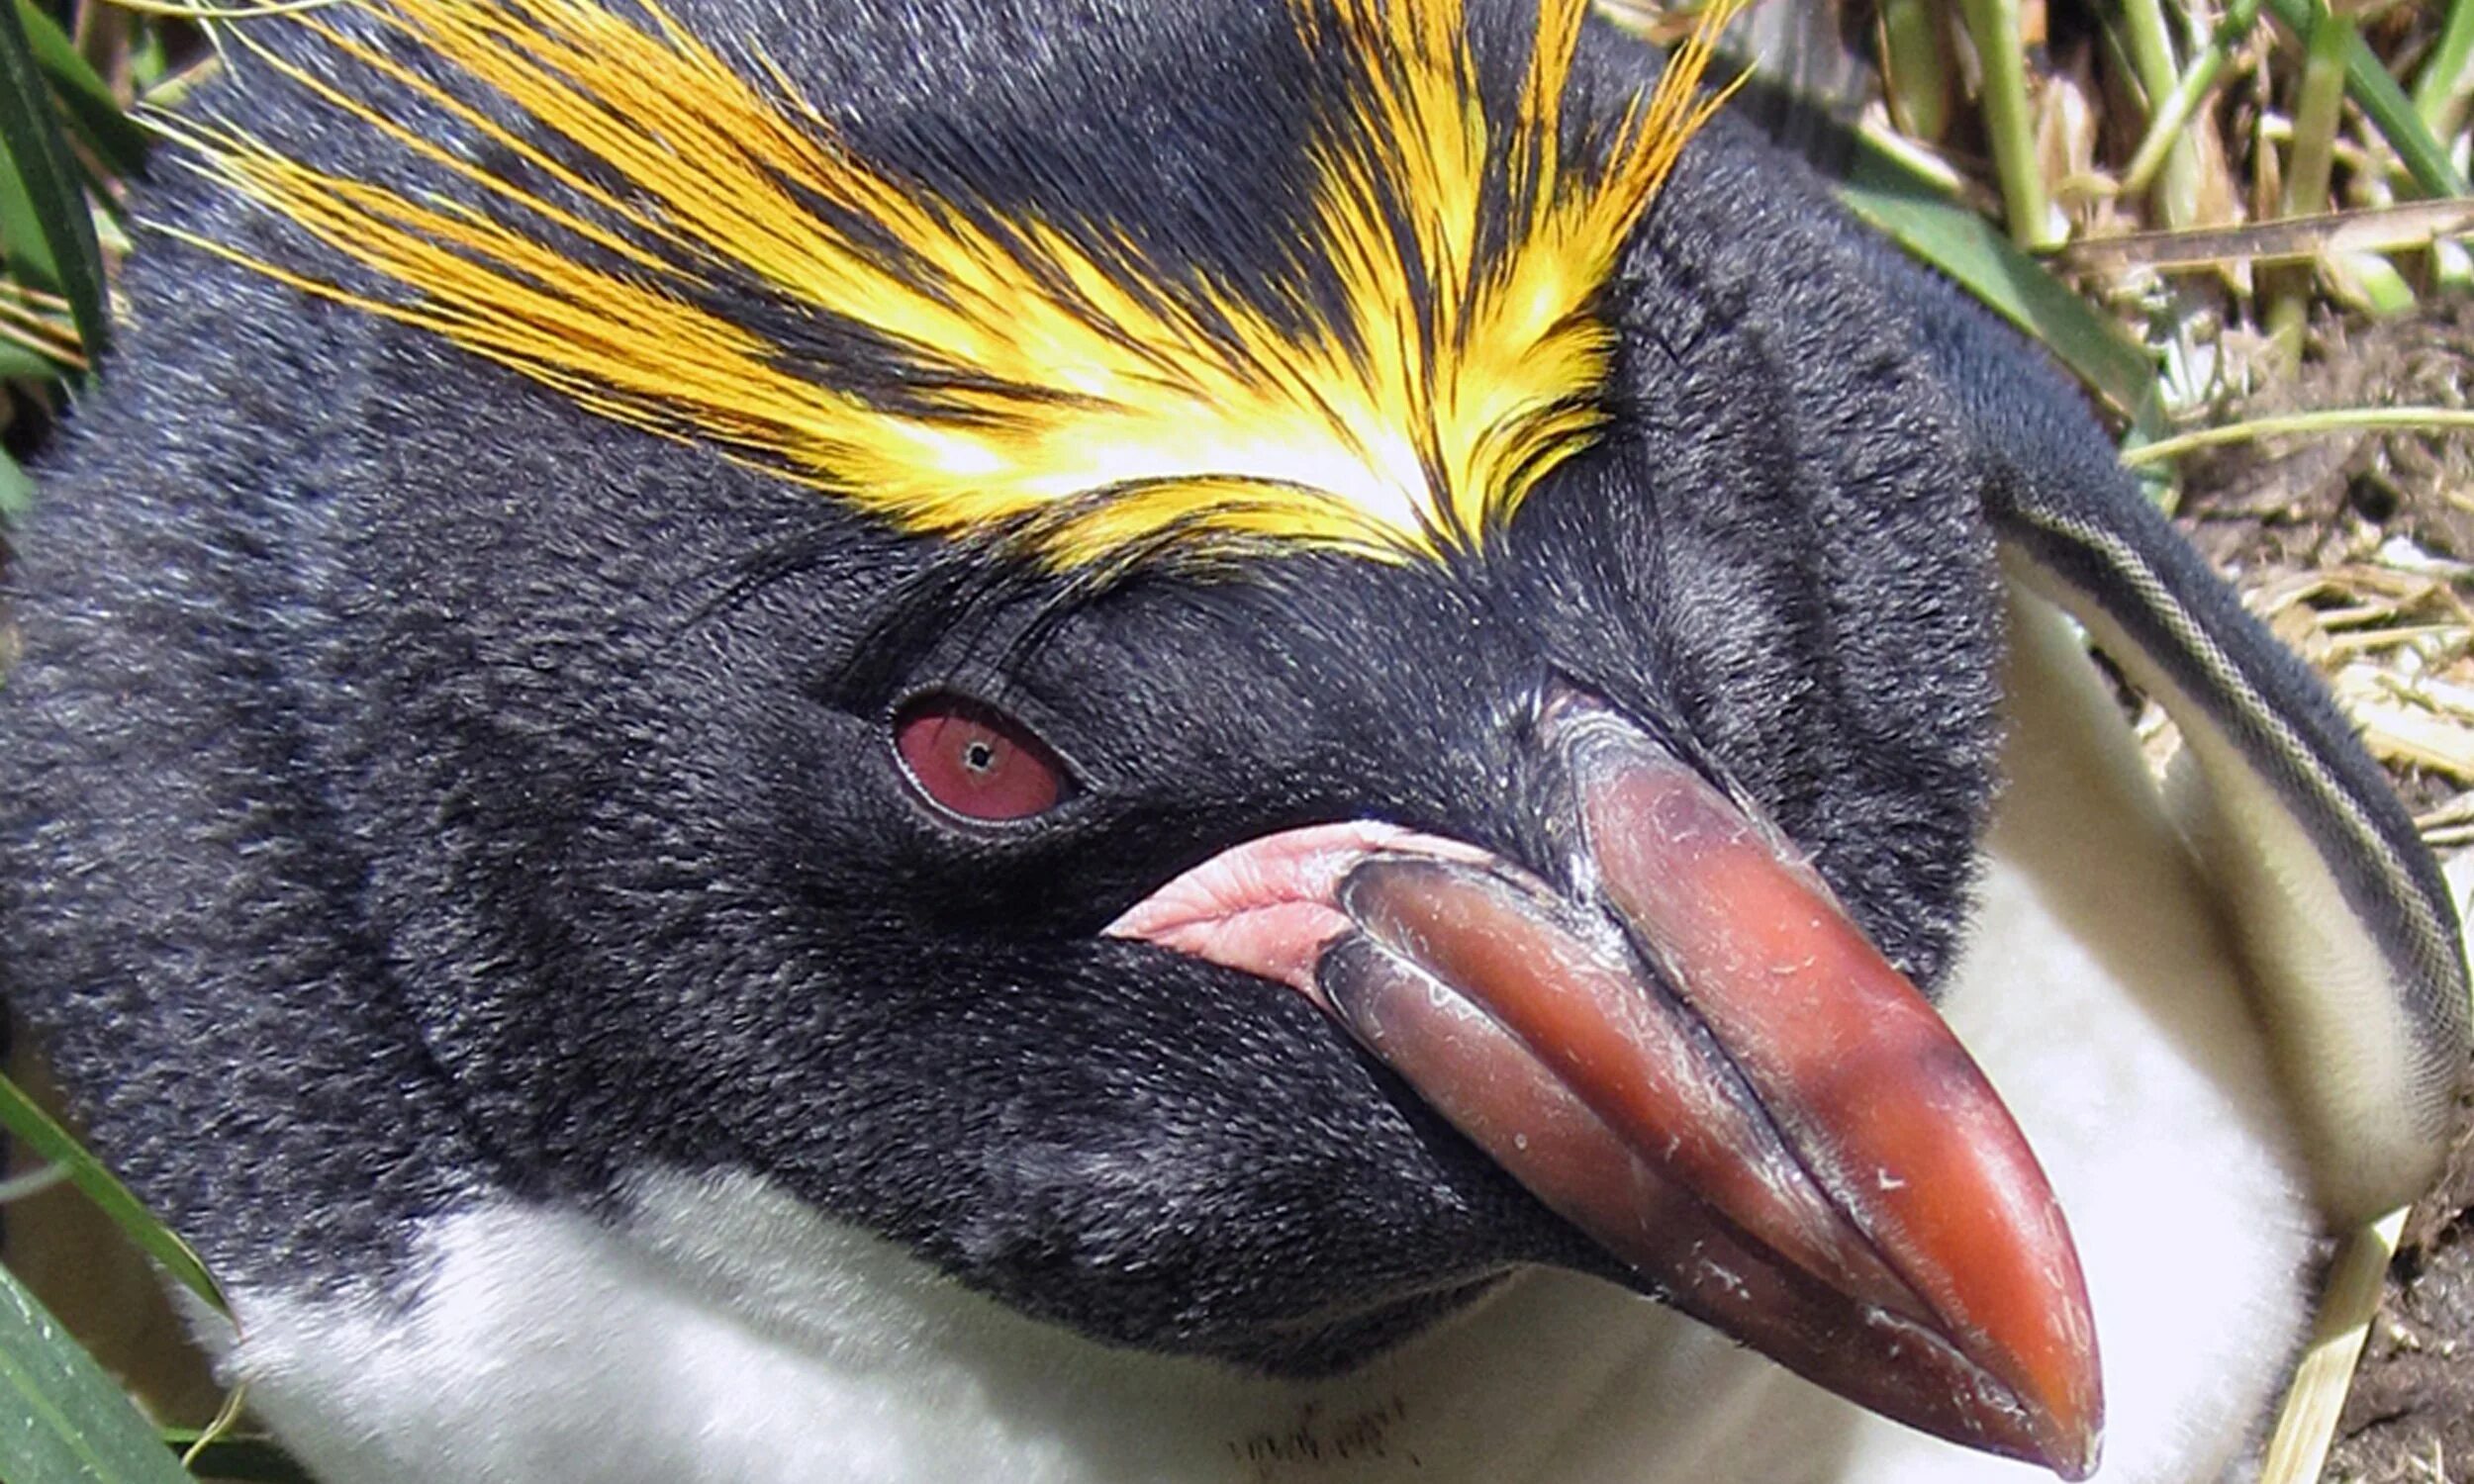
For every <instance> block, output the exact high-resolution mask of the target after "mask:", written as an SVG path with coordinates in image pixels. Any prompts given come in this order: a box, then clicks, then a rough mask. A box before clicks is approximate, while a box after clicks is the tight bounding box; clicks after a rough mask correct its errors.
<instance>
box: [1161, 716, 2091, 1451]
mask: <svg viewBox="0 0 2474 1484" xmlns="http://www.w3.org/2000/svg"><path fill="white" fill-rule="evenodd" d="M1541 731H1542V735H1541V740H1542V741H1543V743H1544V745H1545V747H1546V748H1547V750H1548V753H1549V762H1550V765H1551V766H1552V767H1553V768H1554V769H1555V770H1557V773H1558V776H1559V777H1561V778H1562V779H1564V780H1565V781H1567V783H1568V787H1569V794H1570V809H1571V811H1572V814H1573V816H1574V820H1575V821H1576V823H1577V827H1578V834H1579V836H1580V839H1581V849H1580V853H1579V861H1578V866H1579V869H1578V871H1577V872H1576V873H1575V874H1576V875H1577V876H1578V877H1579V878H1580V879H1582V880H1583V881H1588V882H1589V884H1588V886H1587V888H1586V889H1585V890H1584V891H1583V892H1582V893H1581V896H1582V897H1583V898H1585V899H1575V898H1574V897H1569V896H1566V895H1564V894H1562V893H1559V892H1556V891H1555V890H1553V889H1552V888H1550V887H1548V886H1547V885H1546V884H1545V883H1543V882H1541V881H1538V880H1537V879H1536V878H1535V877H1533V876H1530V875H1528V874H1526V873H1524V872H1521V871H1520V870H1518V869H1517V868H1515V867H1513V866H1511V865H1510V864H1508V863H1506V862H1503V861H1501V860H1499V859H1497V858H1494V857H1490V856H1486V855H1484V854H1482V853H1480V852H1477V851H1475V850H1474V849H1472V848H1471V847H1468V846H1465V845H1459V844H1457V843H1454V842H1449V841H1441V840H1435V839H1433V838H1431V837H1421V836H1407V835H1405V834H1401V833H1398V832H1388V833H1386V832H1380V831H1375V832H1371V833H1370V829H1371V827H1357V826H1337V827H1324V828H1323V829H1321V830H1318V831H1303V832H1292V836H1291V844H1290V846H1289V847H1287V848H1286V850H1285V854H1283V853H1280V852H1273V851H1268V850H1267V846H1268V845H1269V843H1270V842H1257V843H1256V844H1255V845H1252V846H1249V847H1240V850H1239V851H1238V852H1231V853H1230V855H1231V856H1232V857H1236V858H1237V860H1236V861H1235V862H1233V863H1232V862H1230V861H1229V860H1228V859H1227V858H1223V859H1222V860H1221V861H1220V862H1216V863H1212V864H1209V865H1206V866H1205V867H1203V868H1198V870H1197V872H1196V873H1191V874H1189V876H1190V877H1192V878H1195V879H1196V881H1189V880H1188V879H1185V878H1181V879H1180V881H1179V882H1173V883H1171V885H1170V887H1168V888H1164V889H1163V891H1162V892H1161V893H1158V894H1156V895H1155V896H1154V897H1153V898H1152V899H1151V900H1149V901H1147V902H1145V903H1144V904H1143V905H1142V906H1138V907H1137V908H1136V909H1135V910H1134V911H1132V912H1129V913H1128V914H1127V915H1126V917H1125V918H1123V919H1120V921H1119V923H1118V924H1117V925H1116V926H1115V927H1114V928H1112V931H1115V932H1118V933H1120V934H1121V935H1124V936H1134V937H1144V938H1149V939H1152V940H1154V941H1158V942H1162V943H1165V944H1167V945H1169V946H1171V947H1176V948H1179V949H1181V950H1183V951H1186V952H1193V953H1198V954H1199V955H1200V956H1203V957H1209V958H1214V959H1218V960H1221V961H1222V962H1231V963H1237V964H1239V965H1240V967H1252V968H1255V969H1256V970H1257V971H1258V972H1265V971H1267V970H1268V971H1269V972H1271V973H1272V974H1273V976H1276V977H1282V978H1285V979H1287V980H1288V981H1289V982H1291V983H1294V984H1296V985H1297V986H1298V987H1300V988H1302V989H1305V990H1306V991H1307V992H1308V993H1309V994H1311V995H1313V996H1314V997H1315V998H1316V999H1317V1000H1318V1001H1320V1002H1321V1003H1323V1004H1324V1006H1325V1007H1326V1008H1327V1009H1328V1010H1330V1011H1331V1012H1332V1013H1333V1014H1334V1015H1335V1016H1336V1017H1337V1018H1338V1019H1339V1020H1340V1022H1341V1023H1342V1024H1343V1025H1345V1026H1346V1027H1347V1028H1348V1029H1349V1031H1350V1033H1351V1034H1352V1035H1354V1036H1355V1037H1356V1038H1357V1040H1358V1041H1359V1043H1360V1044H1361V1045H1363V1046H1364V1047H1365V1048H1366V1049H1367V1050H1368V1051H1369V1052H1370V1053H1372V1054H1373V1055H1374V1056H1375V1057H1376V1058H1378V1059H1379V1060H1380V1061H1381V1062H1383V1063H1384V1064H1385V1065H1386V1066H1388V1067H1391V1068H1392V1069H1393V1070H1394V1071H1396V1072H1398V1073H1399V1074H1400V1075H1401V1076H1402V1077H1403V1078H1404V1079H1406V1080H1407V1081H1408V1083H1409V1084H1410V1085H1411V1086H1412V1087H1413V1088H1415V1089H1416V1091H1417V1093H1418V1094H1419V1096H1421V1097H1422V1098H1424V1099H1425V1100H1426V1101H1428V1102H1429V1103H1430V1104H1432V1105H1433V1106H1434V1107H1435V1108H1436V1110H1437V1111H1439V1112H1440V1113H1442V1114H1443V1115H1444V1116H1445V1117H1446V1118H1447V1119H1449V1120H1450V1121H1451V1122H1452V1123H1453V1124H1454V1125H1455V1126H1456V1127H1458V1128H1459V1129H1460V1130H1461V1132H1462V1133H1463V1134H1465V1135H1466V1136H1467V1137H1468V1138H1469V1139H1470V1140H1472V1141H1473V1142H1474V1143H1475V1144H1476V1145H1477V1146H1478V1148H1480V1149H1481V1150H1483V1151H1484V1152H1485V1153H1486V1154H1487V1155H1488V1156H1489V1157H1491V1158H1492V1159H1494V1160H1495V1161H1496V1162H1498V1163H1500V1164H1501V1165H1502V1166H1503V1167H1504V1169H1506V1170H1507V1171H1508V1172H1510V1173H1511V1174H1512V1175H1513V1176H1514V1177H1515V1178H1517V1179H1518V1180H1520V1181H1521V1183H1522V1184H1524V1185H1526V1186H1527V1187H1528V1188H1529V1189H1530V1190H1531V1191H1532V1192H1533V1193H1534V1194H1536V1195H1537V1196H1538V1198H1539V1199H1540V1200H1541V1201H1543V1202H1544V1203H1545V1204H1546V1205H1547V1206H1548V1207H1550V1208H1551V1209H1553V1210H1554V1211H1556V1212H1557V1213H1558V1214H1560V1215H1561V1216H1563V1217H1564V1218H1565V1219H1566V1220H1568V1221H1570V1222H1571V1223H1572V1224H1573V1225H1574V1226H1576V1227H1578V1228H1579V1229H1580V1230H1581V1231H1583V1232H1585V1233H1586V1234H1588V1236H1589V1237H1590V1238H1591V1239H1592V1240H1594V1241H1595V1242H1597V1243H1598V1244H1599V1245H1600V1246H1601V1247H1603V1248H1604V1249H1605V1250H1606V1251H1607V1252H1611V1253H1612V1254H1614V1255H1615V1256H1616V1257H1617V1258H1619V1259H1620V1260H1622V1261H1623V1262H1624V1263H1625V1264H1627V1265H1628V1266H1629V1267H1631V1268H1632V1269H1633V1270H1634V1271H1635V1272H1636V1273H1637V1274H1638V1275H1639V1278H1640V1280H1641V1281H1642V1283H1643V1285H1644V1286H1645V1287H1647V1288H1649V1289H1650V1290H1651V1291H1653V1292H1656V1293H1658V1294H1659V1295H1660V1296H1662V1297H1663V1298H1665V1300H1666V1301H1667V1302H1668V1303H1670V1304H1672V1305H1674V1306H1675V1307H1676V1308H1678V1309H1680V1310H1682V1311H1683V1312H1685V1313H1687V1314H1690V1315H1692V1316H1693V1317H1695V1318H1697V1319H1700V1320H1702V1321H1703V1322H1705V1323H1708V1324H1710V1325H1712V1326H1714V1327H1715V1328H1717V1329H1719V1330H1721V1331H1723V1332H1725V1333H1726V1334H1728V1335H1730V1336H1732V1337H1734V1338H1735V1339H1737V1340H1739V1341H1741V1342H1743V1343H1744V1344H1746V1345H1751V1346H1752V1347H1754V1348H1756V1349H1758V1350H1760V1351H1761V1352H1762V1353H1764V1354H1766V1355H1768V1356H1770V1357H1771V1358H1773V1359H1775V1360H1777V1361H1778V1362H1779V1363H1780V1364H1782V1365H1785V1366H1786V1367H1788V1368H1789V1369H1791V1370H1794V1371H1796V1372H1797V1373H1799V1374H1801V1375H1803V1376H1805V1377H1806V1378H1808V1379H1810V1380H1812V1381H1814V1382H1816V1383H1818V1384H1820V1385H1822V1386H1825V1387H1827V1388H1829V1389H1830V1390H1832V1391H1835V1392H1837V1393H1839V1394H1840V1395H1842V1396H1845V1397H1847V1398H1848V1399H1849V1400H1851V1401H1854V1402H1855V1403H1857V1404H1859V1405H1861V1406H1864V1407H1867V1408H1869V1409H1871V1410H1873V1411H1875V1412H1878V1413H1881V1414H1882V1415H1884V1416H1887V1417H1890V1418H1893V1419H1895V1420H1897V1421H1899V1422H1903V1423H1906V1424H1909V1425H1910V1426H1913V1427H1916V1428H1920V1429H1922V1430H1924V1431H1926V1432H1928V1433H1932V1434H1935V1435H1937V1436H1939V1437H1942V1438H1949V1439H1951V1440H1952V1441H1955V1442H1960V1443H1964V1444H1967V1445H1969V1446H1973V1447H1978V1448H1983V1449H1986V1450H1988V1451H1991V1452H1996V1453H2001V1454H2005V1455H2009V1456H2012V1457H2018V1458H2024V1459H2028V1460H2031V1461H2034V1462H2037V1463H2040V1464H2043V1465H2044V1466H2046V1467H2047V1468H2050V1469H2052V1470H2053V1471H2054V1472H2056V1473H2058V1474H2060V1475H2061V1476H2062V1477H2064V1478H2068V1479H2081V1478H2085V1477H2086V1476H2087V1475H2088V1474H2089V1473H2091V1472H2092V1471H2093V1470H2094V1468H2095V1465H2096V1459H2097V1453H2098V1448H2099V1443H2100V1438H2101V1434H2102V1430H2103V1411H2104V1408H2103V1401H2102V1398H2101V1394H2100V1385H2099V1380H2098V1364H2097V1351H2096V1339H2095V1329H2094V1325H2093V1322H2092V1320H2091V1318H2090V1315H2089V1309H2088V1300H2087V1292H2086V1287H2085V1284H2084V1281H2083V1280H2082V1278H2081V1276H2080V1272H2079V1263H2078V1256H2077V1252H2075V1250H2074V1249H2073V1247H2072V1245H2071V1241H2070V1236H2069V1233H2068V1231H2067V1229H2066V1228H2065V1226H2064V1224H2063V1221H2062V1217H2061V1212H2060V1209H2059V1207H2058V1205H2057V1204H2056V1202H2055V1200H2054V1198H2053V1194H2052V1191H2051V1189H2050V1187H2049V1186H2048V1185H2047V1183H2046V1179H2045V1176H2044V1173H2043V1171H2042V1170H2041V1169H2040V1168H2039V1167H2038V1165H2037V1162H2036V1159H2035V1157H2034V1156H2033V1155H2032V1154H2031V1153H2030V1152H2029V1150H2028V1146H2027V1141H2026V1139H2025V1137H2024V1136H2023V1135H2022V1134H2021V1133H2020V1131H2019V1129H2018V1126H2017V1124H2016V1123H2015V1122H2014V1121H2013V1120H2012V1118H2011V1117H2010V1114H2009V1111H2008V1110H2007V1109H2006V1108H2004V1107H2003V1105H2002V1103H2001V1101H2000V1099H1999V1098H1998V1097H1997V1096H1996V1095H1995V1093H1994V1092H1993V1089H1992V1088H1991V1086H1990V1085H1989V1084H1988V1083H1987V1082H1986V1081H1985V1079H1984V1075H1983V1073H1982V1072H1981V1071H1980V1070H1978V1069H1977V1067H1976V1066H1975V1063H1974V1062H1973V1061H1972V1060H1971V1059H1970V1058H1969V1057H1968V1055H1967V1054H1966V1052H1965V1050H1964V1049H1963V1048H1961V1047H1960V1046H1959V1044H1958V1042H1957V1040H1956V1038H1955V1037H1954V1036H1952V1035H1951V1031H1950V1030H1949V1028H1948V1027H1947V1026H1946V1025H1944V1023H1943V1022H1942V1019H1941V1017H1940V1016H1939V1015H1938V1014H1937V1013H1936V1012H1935V1011H1934V1009H1933V1007H1932V1006H1931V1004H1930V1003H1928V1002H1927V1001H1926V1000H1925V998H1924V996H1923V995H1922V994H1921V993H1920V992H1918V990H1917V989H1916V988H1915V986H1914V985H1912V984H1911V983H1909V982H1908V980H1907V979H1906V978H1905V977H1904V976H1903V975H1901V974H1899V973H1898V972H1897V971H1896V970H1895V969H1893V968H1891V966H1890V965H1889V964H1888V962H1887V961H1885V960H1884V959H1883V958H1882V957H1881V955H1880V953H1879V952H1878V951H1877V950H1876V949H1875V948H1874V947H1873V946H1872V944H1871V943H1870V941H1869V940H1867V939H1866V938H1865V936H1864V935H1863V933H1862V932H1861V931H1860V930H1859V929H1858V928H1857V927H1856V926H1855V923H1854V922H1853V921H1852V920H1851V919H1850V918H1849V916H1848V914H1847V912H1846V909H1845V908H1844V907H1842V906H1841V905H1840V904H1839V902H1838V901H1837V899H1836V898H1835V897H1834V896H1833V895H1832V893H1831V892H1830V889H1829V887H1828V886H1827V885H1826V884H1824V883H1823V881H1821V879H1820V877H1819V876H1818V875H1816V874H1815V873H1814V872H1813V871H1812V870H1811V868H1810V867H1809V866H1807V865H1806V864H1805V863H1804V862H1803V860H1802V859H1801V857H1800V855H1799V854H1798V853H1797V852H1796V851H1795V850H1794V849H1793V847H1792V846H1790V845H1788V844H1787V843H1786V842H1785V841H1784V839H1783V837H1781V836H1780V835H1779V834H1778V833H1777V832H1776V831H1775V830H1774V829H1773V828H1771V827H1770V826H1768V825H1767V824H1766V823H1765V822H1764V821H1763V820H1762V819H1761V818H1760V816H1759V814H1758V813H1757V812H1756V811H1755V810H1754V809H1753V808H1751V807H1749V806H1747V805H1745V804H1743V803H1741V802H1738V801H1736V800H1734V799H1732V798H1730V797H1729V796H1728V795H1727V794H1726V793H1725V792H1723V791H1722V790H1720V789H1719V788H1715V787H1713V786H1712V785H1711V784H1710V783H1709V782H1708V781H1706V780H1705V779H1703V778H1702V777H1701V776H1700V775H1699V774H1698V773H1697V772H1696V771H1694V770H1693V769H1692V768H1691V767H1690V766H1689V765H1688V764H1686V763H1685V762H1683V761H1682V760H1681V759H1679V758H1678V757H1676V756H1675V754H1674V753H1673V752H1672V751H1670V750H1669V749H1667V748H1666V747H1665V746H1663V745H1662V744H1660V743H1659V742H1658V741H1657V740H1655V739H1654V738H1652V737H1651V736H1650V735H1649V734H1647V733H1646V732H1644V731H1643V730H1641V729H1640V728H1639V727H1638V726H1636V725H1634V724H1633V723H1632V722H1630V721H1629V720H1628V719H1626V718H1624V717H1623V716H1621V715H1620V714H1618V713H1617V712H1615V711H1614V710H1613V709H1611V708H1609V707H1607V706H1605V705H1604V704H1602V703H1600V702H1597V701H1594V700H1591V699H1589V698H1587V697H1585V696H1578V695H1575V694H1571V693H1564V694H1562V695H1559V696H1557V697H1556V698H1555V699H1554V700H1553V701H1552V702H1551V703H1550V705H1549V707H1548V711H1547V715H1546V717H1545V718H1544V720H1543V722H1542V724H1541ZM1353 832H1354V833H1353ZM1296 836H1306V837H1310V838H1309V839H1307V840H1305V841H1304V842H1303V843H1302V846H1301V847H1300V845H1299V844H1298V843H1297V842H1296V841H1295V837H1296ZM1272 839H1273V841H1279V840H1281V839H1282V837H1272ZM1249 852H1251V853H1249ZM1267 863H1269V864H1268V865H1267ZM1232 867H1234V868H1236V869H1234V871H1233V874H1232ZM1284 872H1285V877H1284V876H1283V873H1284ZM1592 877H1594V880H1593V881H1591V880H1590V879H1591V878H1592ZM1276 879H1277V880H1280V881H1283V882H1284V889H1283V890H1281V891H1274V892H1271V893H1269V897H1276V898H1278V899H1276V900H1270V899H1268V898H1267V894H1266V892H1265V889H1264V886H1265V882H1266V881H1272V880H1276ZM1197 881H1198V882H1199V884H1198V885H1197ZM1232 881H1243V883H1244V886H1245V891H1242V892H1237V893H1236V895H1237V896H1238V897H1245V896H1246V892H1251V893H1252V895H1251V897H1248V898H1246V900H1233V899H1232V887H1231V882H1232ZM1248 901H1251V903H1252V905H1251V906H1249V905H1247V902H1248ZM1205 908H1207V909H1208V910H1205ZM1232 908H1234V910H1230V909H1232ZM1267 913H1268V914H1269V915H1268V916H1267V915H1266V914H1267ZM1231 923H1235V924H1238V926H1237V927H1235V928H1231V927H1230V924H1231ZM1272 923H1276V924H1277V926H1276V928H1275V929H1273V930H1270V931H1266V926H1267V924H1272ZM1267 944H1276V945H1278V946H1277V947H1272V948H1267V947H1266V945H1267ZM1301 945H1309V946H1310V950H1311V951H1301ZM1258 961H1260V962H1258Z"/></svg>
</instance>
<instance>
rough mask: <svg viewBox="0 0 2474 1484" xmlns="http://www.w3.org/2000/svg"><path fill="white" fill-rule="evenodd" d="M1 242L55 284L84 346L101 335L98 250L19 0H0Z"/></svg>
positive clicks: (23, 265) (13, 260)
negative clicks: (11, 1) (1, 1)
mask: <svg viewBox="0 0 2474 1484" xmlns="http://www.w3.org/2000/svg"><path fill="white" fill-rule="evenodd" d="M0 238H5V240H0V247H5V249H6V251H7V253H8V258H9V262H10V264H11V266H12V267H15V268H17V269H18V270H19V271H20V272H21V273H22V274H25V275H27V276H30V277H33V278H35V279H37V280H38V281H40V282H42V283H43V284H45V285H46V286H48V287H49V288H53V289H57V290H58V291H59V292H60V295H61V297H62V298H64V299H66V300H67V301H68V306H69V318H70V320H72V321H73V322H74V323H75V324H76V325H77V334H78V338H79V339H80V340H81V341H83V342H84V344H85V346H86V348H87V349H88V350H89V351H92V350H96V349H99V348H100V347H101V346H102V344H103V340H104V320H103V251H102V248H101V247H100V246H99V245H97V243H96V241H95V233H94V218H93V217H92V216H91V215H90V214H89V213H88V210H87V207H86V194H85V191H84V190H83V188H82V187H81V186H80V185H79V184H78V178H77V170H76V166H75V164H74V163H73V162H72V159H71V156H70V154H69V150H68V145H67V144H66V143H65V142H64V141H62V139H60V131H59V127H58V125H57V123H56V122H55V121H54V117H53V113H52V106H51V90H50V88H49V87H48V86H47V85H46V84H45V82H44V77H43V69H42V68H41V67H39V66H37V65H36V63H35V57H34V51H33V47H32V46H31V44H30V43H29V42H28V41H27V39H26V29H25V28H24V27H23V26H21V25H19V24H18V19H17V7H16V6H14V5H0Z"/></svg>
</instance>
